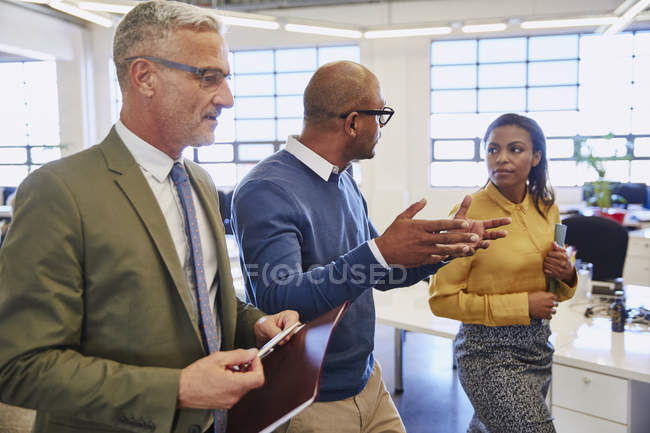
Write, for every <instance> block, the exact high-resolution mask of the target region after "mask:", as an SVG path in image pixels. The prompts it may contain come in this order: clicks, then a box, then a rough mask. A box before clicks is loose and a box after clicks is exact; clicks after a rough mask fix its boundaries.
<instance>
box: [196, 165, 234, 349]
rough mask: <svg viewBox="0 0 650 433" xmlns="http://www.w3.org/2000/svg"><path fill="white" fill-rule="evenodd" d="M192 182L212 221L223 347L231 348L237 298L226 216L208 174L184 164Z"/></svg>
mask: <svg viewBox="0 0 650 433" xmlns="http://www.w3.org/2000/svg"><path fill="white" fill-rule="evenodd" d="M185 167H186V169H187V172H188V174H189V176H190V181H191V182H192V186H193V187H194V190H195V191H196V194H197V195H198V196H199V200H200V201H201V205H202V206H203V209H205V213H206V215H207V217H208V221H209V222H210V228H211V229H212V233H213V234H214V237H215V243H216V246H217V271H218V275H219V297H218V299H219V300H220V302H219V318H220V319H221V331H222V332H221V339H222V341H221V347H223V348H226V349H227V348H232V347H233V345H234V341H235V326H236V322H237V301H236V299H235V294H234V293H235V292H234V290H233V285H232V276H231V274H230V258H229V257H228V251H227V249H226V233H225V230H224V227H223V222H222V221H223V219H222V218H221V213H220V212H219V202H218V198H217V193H216V190H215V189H214V186H213V185H212V184H211V183H210V182H209V180H207V179H205V175H204V174H203V173H201V172H199V170H198V169H197V168H196V167H195V166H193V165H192V164H187V163H186V164H185Z"/></svg>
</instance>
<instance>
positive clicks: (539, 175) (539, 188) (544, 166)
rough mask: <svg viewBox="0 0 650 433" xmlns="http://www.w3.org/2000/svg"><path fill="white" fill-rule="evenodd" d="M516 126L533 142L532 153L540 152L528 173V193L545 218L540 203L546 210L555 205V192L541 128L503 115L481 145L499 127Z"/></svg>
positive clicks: (519, 116) (489, 128) (527, 121)
mask: <svg viewBox="0 0 650 433" xmlns="http://www.w3.org/2000/svg"><path fill="white" fill-rule="evenodd" d="M510 125H512V126H516V127H518V128H521V129H523V130H524V131H527V132H528V134H529V135H530V138H531V140H532V142H533V152H538V151H539V152H541V153H542V157H541V159H540V160H539V164H537V166H535V167H531V169H530V173H528V191H529V192H530V194H531V195H532V196H533V202H534V203H535V208H536V209H537V212H539V213H540V214H541V215H542V216H543V217H544V218H546V212H542V209H541V207H540V202H541V203H542V204H543V205H544V207H545V208H546V209H545V211H547V210H548V208H549V207H551V206H552V205H553V203H555V192H553V187H551V183H550V181H549V178H548V162H547V161H546V137H545V136H544V132H543V131H542V128H541V127H540V126H539V124H538V123H537V122H535V121H534V120H533V119H531V118H530V117H526V116H521V115H519V114H515V113H507V114H503V115H501V116H499V117H497V118H496V120H494V121H493V122H492V123H490V126H488V128H487V130H486V131H485V135H484V136H483V144H484V145H487V140H488V137H489V136H490V134H491V133H492V131H493V130H494V129H496V128H499V127H501V126H510Z"/></svg>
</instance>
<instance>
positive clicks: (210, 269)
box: [115, 121, 221, 344]
mask: <svg viewBox="0 0 650 433" xmlns="http://www.w3.org/2000/svg"><path fill="white" fill-rule="evenodd" d="M115 130H116V131H117V134H118V135H119V136H120V138H121V139H122V141H123V142H124V144H125V145H126V148H127V149H129V152H131V155H133V158H134V159H135V161H136V162H137V163H138V165H139V166H140V169H141V170H142V174H143V175H144V178H145V179H146V180H147V183H148V184H149V186H150V187H151V191H152V192H153V195H154V196H155V197H156V200H157V201H158V205H159V206H160V210H161V211H162V214H163V215H164V217H165V221H166V222H167V227H168V228H169V234H170V235H171V237H172V240H173V241H174V247H176V253H177V254H178V258H179V260H180V263H181V266H182V267H183V272H184V273H185V279H186V280H187V282H188V285H189V287H190V297H191V299H192V301H193V302H192V314H193V317H194V319H195V320H197V321H198V317H199V314H198V304H197V295H196V285H195V283H194V276H193V271H192V264H191V262H190V242H189V239H188V237H187V232H186V231H185V215H184V212H183V206H182V205H181V201H180V199H179V197H178V192H177V191H176V187H175V186H174V182H173V181H172V179H171V176H170V175H169V174H170V172H171V170H172V166H173V165H174V163H175V162H180V163H181V164H183V157H182V156H181V157H180V158H179V159H178V160H176V161H174V160H173V159H172V158H170V157H169V156H168V155H167V154H166V153H164V152H162V151H161V150H159V149H157V148H155V147H153V146H152V145H151V144H149V143H147V142H146V141H144V140H142V139H141V138H140V137H138V136H137V135H135V134H134V133H133V132H131V131H130V130H129V129H128V128H127V127H126V126H125V125H124V124H123V123H122V122H121V121H118V122H117V123H116V124H115ZM190 188H191V189H192V199H193V201H194V207H195V208H196V218H197V222H198V226H199V235H200V237H201V249H202V252H203V268H204V274H205V282H206V285H207V286H208V287H209V289H208V292H209V296H210V308H211V310H212V314H213V315H214V318H215V324H216V326H217V341H218V343H219V344H220V343H221V326H220V322H219V320H218V317H217V314H216V306H215V301H216V298H217V289H218V285H219V279H218V278H216V277H217V246H216V240H215V236H214V233H213V231H212V229H211V227H210V225H209V223H208V218H207V217H206V215H205V210H204V209H203V206H202V205H201V201H200V200H199V198H198V196H197V195H196V191H195V190H194V187H193V186H191V183H190Z"/></svg>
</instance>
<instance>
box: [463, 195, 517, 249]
mask: <svg viewBox="0 0 650 433" xmlns="http://www.w3.org/2000/svg"><path fill="white" fill-rule="evenodd" d="M471 204H472V197H471V196H469V195H466V196H465V198H463V201H462V203H461V204H460V207H459V208H458V210H457V211H456V213H455V214H454V219H460V220H465V221H467V222H468V223H469V226H468V227H467V228H466V229H464V230H463V231H466V232H471V233H475V234H477V235H478V237H479V240H478V241H476V242H475V243H474V244H470V246H471V247H473V248H474V249H477V248H487V247H489V246H490V241H491V240H495V239H500V238H505V237H506V236H507V235H508V232H506V231H505V230H490V231H488V229H493V228H497V227H501V226H504V225H508V224H510V223H511V222H512V220H511V219H510V218H507V217H503V218H494V219H488V220H473V219H469V218H467V211H468V210H469V206H470V205H471Z"/></svg>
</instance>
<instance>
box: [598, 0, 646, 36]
mask: <svg viewBox="0 0 650 433" xmlns="http://www.w3.org/2000/svg"><path fill="white" fill-rule="evenodd" d="M648 5H650V0H639V1H638V2H637V3H636V4H635V5H634V6H632V7H631V8H629V9H628V10H627V12H625V13H624V14H623V15H622V16H621V17H620V18H619V19H618V20H617V21H616V22H615V23H614V24H612V25H611V26H609V28H608V29H607V30H605V33H603V35H605V36H612V35H615V34H616V33H618V32H620V31H621V30H624V29H625V27H627V26H628V25H629V24H630V23H631V22H632V20H633V19H634V17H636V16H637V15H638V14H640V13H641V12H643V11H644V10H645V8H647V7H648Z"/></svg>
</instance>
